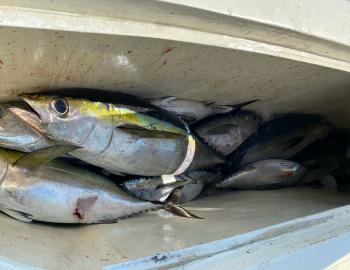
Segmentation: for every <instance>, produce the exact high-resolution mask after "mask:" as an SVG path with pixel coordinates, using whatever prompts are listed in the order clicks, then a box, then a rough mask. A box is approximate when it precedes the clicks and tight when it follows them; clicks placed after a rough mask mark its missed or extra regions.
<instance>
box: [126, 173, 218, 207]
mask: <svg viewBox="0 0 350 270" xmlns="http://www.w3.org/2000/svg"><path fill="white" fill-rule="evenodd" d="M186 176H187V177H186V179H185V178H182V177H181V176H174V178H173V182H169V183H167V182H165V180H164V178H162V177H160V176H159V177H140V178H135V179H131V180H128V181H125V182H124V183H123V184H122V186H123V188H124V189H125V190H127V192H129V193H130V194H132V195H133V196H135V197H137V198H140V199H143V200H148V201H161V202H163V201H165V200H166V199H168V197H169V196H170V195H171V194H172V193H173V191H174V190H178V192H177V194H178V195H179V196H180V197H179V198H177V199H176V203H180V202H186V201H189V200H192V199H194V198H195V197H197V196H198V194H199V193H200V192H201V190H202V189H203V187H204V185H205V184H206V183H209V182H211V181H213V179H214V177H216V176H217V174H215V173H212V172H209V171H206V170H198V171H193V172H190V173H186ZM189 179H190V180H189Z"/></svg>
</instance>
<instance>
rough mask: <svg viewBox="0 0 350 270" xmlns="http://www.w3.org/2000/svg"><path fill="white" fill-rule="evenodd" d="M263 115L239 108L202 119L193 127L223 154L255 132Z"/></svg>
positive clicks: (231, 150) (232, 149)
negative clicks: (232, 111) (235, 111)
mask: <svg viewBox="0 0 350 270" xmlns="http://www.w3.org/2000/svg"><path fill="white" fill-rule="evenodd" d="M261 121H262V119H261V117H259V116H258V115H257V114H255V113H254V112H252V111H247V110H238V111H237V113H234V114H222V115H217V116H213V117H210V119H208V120H206V119H204V120H202V121H200V122H198V123H196V124H195V125H193V126H192V127H191V128H192V129H193V130H194V132H195V133H196V134H197V135H198V136H199V137H200V138H202V139H203V140H204V141H205V142H206V143H208V145H209V146H210V147H212V148H214V149H215V150H216V151H218V152H219V153H221V154H223V155H225V156H226V155H228V154H230V153H232V152H233V151H234V150H236V149H237V147H238V146H240V145H241V144H242V143H243V142H244V141H245V140H246V139H247V138H248V137H249V136H250V135H252V134H254V133H255V132H256V131H257V130H258V128H259V126H260V124H261Z"/></svg>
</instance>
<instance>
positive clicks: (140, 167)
mask: <svg viewBox="0 0 350 270" xmlns="http://www.w3.org/2000/svg"><path fill="white" fill-rule="evenodd" d="M23 98H24V100H25V101H26V102H27V103H28V104H29V105H30V106H31V107H32V108H33V109H34V110H35V111H36V113H37V114H36V113H33V112H30V111H26V110H21V109H18V108H10V111H11V112H13V113H14V114H15V115H16V116H17V117H19V118H20V119H21V120H22V121H24V122H25V123H27V124H28V125H29V126H31V127H32V128H33V129H35V130H36V131H39V132H41V133H42V134H44V135H45V136H48V137H49V138H50V139H51V140H53V141H56V142H58V143H64V144H71V145H76V146H79V147H80V149H78V150H75V151H74V152H71V153H70V154H71V155H72V156H74V157H76V158H78V159H81V160H83V161H85V162H88V163H90V164H93V165H96V166H100V167H102V168H105V169H107V170H108V171H112V172H119V173H126V174H134V175H145V176H157V175H163V174H173V173H174V172H175V171H176V170H177V169H178V168H179V167H180V166H181V164H182V163H183V161H184V159H185V157H186V153H187V149H188V145H189V140H190V138H189V135H188V133H187V131H186V130H185V129H182V128H181V127H179V126H176V125H173V124H172V123H170V122H165V121H163V120H158V119H157V118H155V117H153V116H149V115H146V114H143V113H139V112H138V111H133V109H131V107H130V106H129V107H128V108H127V109H125V108H124V107H117V106H116V105H113V104H105V103H101V102H94V101H90V100H86V99H78V98H62V97H57V96H23ZM137 110H140V109H137ZM191 138H192V137H191ZM192 140H195V139H192ZM195 144H196V146H195V149H196V150H195V154H194V157H193V160H192V162H191V164H190V166H189V167H190V168H191V169H196V168H197V169H198V168H203V167H210V166H213V165H216V164H220V163H223V159H222V158H221V157H219V156H218V155H217V154H216V153H215V152H214V151H211V150H210V149H209V148H208V147H206V146H204V145H203V144H201V143H200V142H199V141H198V140H196V141H195Z"/></svg>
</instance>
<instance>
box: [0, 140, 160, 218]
mask: <svg viewBox="0 0 350 270" xmlns="http://www.w3.org/2000/svg"><path fill="white" fill-rule="evenodd" d="M61 147H62V146H61ZM55 148H56V147H50V148H46V149H42V150H38V151H35V152H32V153H30V154H25V155H23V153H20V152H15V151H6V150H4V149H0V175H1V184H0V210H1V211H2V212H4V213H6V214H8V215H9V216H11V217H14V218H16V219H18V220H20V221H23V222H31V221H32V220H37V221H44V222H54V223H105V222H113V221H115V220H118V219H120V218H125V217H127V216H130V215H134V214H138V213H141V212H145V211H149V210H153V209H158V208H159V206H157V205H154V204H152V203H149V202H145V201H141V200H138V199H136V198H133V197H131V196H130V195H128V194H127V193H125V192H124V191H122V190H121V189H120V188H119V187H118V186H117V185H115V184H114V183H112V182H111V181H110V180H108V179H107V178H105V177H102V176H100V175H97V174H95V173H92V172H90V171H88V170H85V169H82V168H79V167H74V166H71V165H69V164H68V163H65V162H58V161H51V162H48V163H46V164H44V163H43V157H44V158H45V156H46V155H47V153H48V152H51V153H49V155H50V154H52V153H53V152H55ZM63 148H67V146H63ZM66 150H67V149H65V151H66ZM63 152H64V151H63ZM55 155H57V153H55ZM48 159H49V158H48Z"/></svg>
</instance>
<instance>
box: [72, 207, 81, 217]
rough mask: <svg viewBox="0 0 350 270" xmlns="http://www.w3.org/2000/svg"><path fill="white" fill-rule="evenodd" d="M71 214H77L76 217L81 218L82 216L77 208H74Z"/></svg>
mask: <svg viewBox="0 0 350 270" xmlns="http://www.w3.org/2000/svg"><path fill="white" fill-rule="evenodd" d="M73 216H77V218H78V219H83V217H82V216H81V214H80V212H79V210H78V208H75V209H74V212H73Z"/></svg>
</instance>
